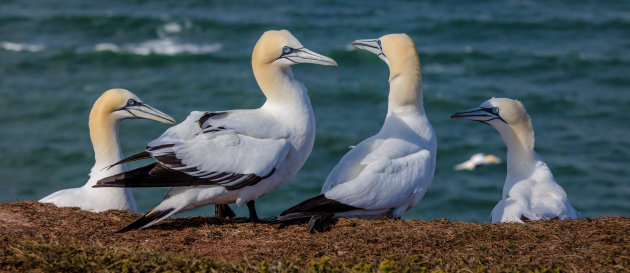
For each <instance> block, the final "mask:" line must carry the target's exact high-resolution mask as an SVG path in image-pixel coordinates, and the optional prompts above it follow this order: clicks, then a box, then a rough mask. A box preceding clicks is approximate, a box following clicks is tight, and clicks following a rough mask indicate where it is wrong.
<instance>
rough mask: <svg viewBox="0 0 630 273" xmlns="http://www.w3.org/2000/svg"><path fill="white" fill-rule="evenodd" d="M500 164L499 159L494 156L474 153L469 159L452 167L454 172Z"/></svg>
mask: <svg viewBox="0 0 630 273" xmlns="http://www.w3.org/2000/svg"><path fill="white" fill-rule="evenodd" d="M499 163H501V159H500V158H498V157H497V156H495V155H487V154H484V153H476V154H474V155H472V156H471V157H470V159H468V160H466V161H464V162H462V163H459V164H457V165H455V166H454V167H453V169H454V170H456V171H461V170H467V171H472V170H474V169H477V168H479V167H482V166H485V165H489V164H499Z"/></svg>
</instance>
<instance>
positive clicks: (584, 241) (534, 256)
mask: <svg viewBox="0 0 630 273" xmlns="http://www.w3.org/2000/svg"><path fill="white" fill-rule="evenodd" d="M136 217H138V215H137V214H133V213H128V212H122V211H108V212H103V213H90V212H85V211H81V210H79V209H76V208H57V207H55V206H53V205H49V204H40V203H37V202H12V203H0V271H6V272H14V271H17V272H24V271H36V272H51V271H54V272H86V271H87V272H163V271H167V270H171V271H175V272H225V271H248V272H259V271H260V272H304V271H313V272H335V271H358V272H378V271H382V272H403V271H406V270H408V271H411V272H453V271H464V272H486V271H487V272H497V271H512V272H516V271H519V272H528V271H542V272H545V271H553V272H558V271H577V272H585V271H592V272H605V271H610V272H630V218H628V217H602V218H596V219H581V220H574V221H573V220H570V221H559V220H552V221H533V222H528V223H525V224H511V223H510V224H476V223H464V222H451V221H448V220H434V221H419V220H404V221H402V220H374V221H367V220H358V219H341V220H340V221H339V222H338V223H337V224H336V225H335V226H334V227H333V228H332V230H330V231H328V232H323V233H315V234H309V233H307V232H305V230H306V228H305V226H304V225H293V226H289V227H285V228H282V229H279V228H278V225H267V224H252V223H236V222H234V221H230V220H228V221H219V220H218V219H217V218H214V217H190V218H175V219H171V220H165V221H163V222H161V223H159V224H157V225H155V226H153V227H150V228H148V229H145V230H140V231H132V232H127V233H115V231H116V230H118V229H120V228H122V227H123V226H125V225H126V224H128V223H130V222H131V221H133V220H134V219H135V218H136Z"/></svg>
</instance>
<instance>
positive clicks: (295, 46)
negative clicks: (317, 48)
mask: <svg viewBox="0 0 630 273" xmlns="http://www.w3.org/2000/svg"><path fill="white" fill-rule="evenodd" d="M299 63H312V64H320V65H332V66H337V62H335V60H333V59H331V58H328V57H326V56H324V55H321V54H318V53H315V52H313V51H311V50H309V49H307V48H305V47H304V46H303V45H302V43H300V41H298V39H296V38H295V37H294V36H293V35H292V34H291V32H289V31H288V30H269V31H266V32H265V33H263V35H262V36H260V39H258V42H256V45H255V46H254V52H253V53H252V64H254V65H255V64H272V65H278V66H281V67H288V66H291V65H294V64H299Z"/></svg>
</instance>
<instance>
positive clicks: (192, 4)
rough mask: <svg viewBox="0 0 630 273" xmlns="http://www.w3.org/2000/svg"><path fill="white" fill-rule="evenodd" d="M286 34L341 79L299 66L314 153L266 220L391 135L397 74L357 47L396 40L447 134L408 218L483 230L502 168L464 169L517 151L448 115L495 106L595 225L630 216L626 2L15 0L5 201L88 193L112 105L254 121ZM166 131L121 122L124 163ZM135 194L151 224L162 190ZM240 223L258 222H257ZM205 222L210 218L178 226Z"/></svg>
mask: <svg viewBox="0 0 630 273" xmlns="http://www.w3.org/2000/svg"><path fill="white" fill-rule="evenodd" d="M283 28H286V29H289V30H291V31H292V32H293V34H294V35H295V36H296V37H298V39H300V41H301V42H302V43H303V44H304V45H305V46H306V47H308V48H310V49H312V50H314V51H316V52H320V53H322V54H325V55H328V56H330V57H332V58H334V59H335V60H337V62H338V63H339V67H338V68H333V67H323V66H316V65H298V66H294V68H293V70H294V73H295V75H296V77H297V78H298V79H299V80H300V81H302V82H303V83H304V84H305V85H306V87H307V88H308V89H309V95H310V97H311V100H312V104H313V106H314V111H315V115H316V119H317V138H316V141H315V147H314V149H313V153H312V154H311V156H310V158H309V159H308V161H307V162H306V164H305V166H304V167H303V168H302V170H301V171H300V172H299V173H298V175H297V176H296V177H295V178H294V179H293V180H291V181H290V182H288V183H287V184H285V185H284V186H282V187H281V188H279V189H278V190H276V191H274V192H273V193H271V194H269V195H267V196H265V197H263V198H261V199H259V201H258V202H257V205H258V208H259V214H261V215H262V216H271V215H276V214H278V213H279V212H281V211H282V210H283V209H286V208H288V207H289V206H291V205H294V204H296V203H297V202H299V201H302V200H303V199H305V198H307V197H310V196H313V195H315V194H317V193H318V192H319V189H320V187H321V185H322V183H323V181H324V180H325V178H326V176H327V174H328V173H329V172H330V170H331V169H332V168H333V166H334V165H335V164H336V163H337V161H338V160H339V159H340V158H341V156H342V155H343V154H344V153H345V152H347V151H348V146H351V145H355V144H357V143H358V142H359V141H361V140H363V139H365V138H367V137H369V136H371V135H373V134H375V133H376V132H377V131H378V130H379V128H380V126H381V124H382V122H383V119H384V116H385V112H386V107H387V91H388V83H387V77H388V70H387V66H386V65H385V64H384V63H383V62H382V61H381V60H379V59H378V58H377V57H376V56H374V55H373V54H371V53H368V52H365V51H358V50H353V49H351V48H350V46H349V44H350V43H351V42H352V41H353V40H356V39H365V38H378V37H380V36H381V35H384V34H387V33H396V32H405V33H407V34H409V35H410V36H411V37H412V38H413V39H414V40H415V42H416V44H417V46H418V50H419V52H420V58H421V62H422V72H423V84H424V97H425V100H424V101H425V108H426V110H427V113H428V115H429V118H430V120H431V122H432V124H433V127H434V128H435V129H436V131H437V135H438V158H437V161H438V162H437V169H436V172H435V178H434V180H433V184H432V186H431V188H430V189H429V191H428V192H427V194H426V195H425V197H424V199H423V200H422V201H421V202H420V203H419V204H418V205H417V206H416V207H414V208H413V209H411V210H410V211H409V212H408V213H407V214H406V215H405V218H420V219H437V218H448V219H451V220H462V221H475V222H484V221H486V220H487V219H488V216H489V214H490V211H491V209H492V208H493V206H494V204H495V203H496V202H497V201H498V200H499V198H500V195H501V189H502V186H503V181H504V179H505V170H506V165H505V163H503V164H499V165H493V166H488V167H484V168H481V169H478V170H476V171H472V172H456V171H453V169H452V167H453V165H455V164H456V163H459V162H461V161H464V160H466V159H468V158H469V157H470V156H471V155H472V154H474V153H477V152H486V153H492V154H495V155H498V156H499V157H501V158H503V159H505V152H506V149H505V145H504V144H503V142H502V141H501V138H500V137H499V134H498V133H497V132H496V131H495V130H494V129H492V128H491V127H489V126H485V125H483V124H481V123H476V122H471V121H459V120H449V115H450V114H451V113H452V112H455V111H459V110H464V109H468V108H471V107H476V106H478V105H479V104H480V103H481V102H483V101H485V100H486V99H489V98H490V97H492V96H497V97H510V98H515V99H519V100H521V101H522V102H523V103H524V104H525V106H526V108H527V110H528V112H529V114H530V116H531V117H532V119H533V124H534V129H535V133H536V150H537V152H538V153H539V154H540V155H541V156H542V157H543V158H544V159H545V161H546V162H547V164H548V165H549V166H550V168H551V170H552V171H553V173H554V175H555V177H556V179H557V181H558V182H559V183H560V184H561V185H562V186H563V187H564V189H565V190H566V191H567V193H568V195H569V198H570V199H571V202H572V204H573V206H574V207H575V208H576V209H577V210H578V211H580V212H581V215H582V216H583V217H597V216H603V215H622V216H630V184H629V180H630V179H629V178H628V177H629V176H630V168H629V167H630V164H629V159H630V122H629V118H630V90H629V88H630V2H628V1H578V2H575V1H463V0H461V1H342V0H338V1H174V0H170V1H159V2H151V1H122V0H112V1H75V0H57V1H45V0H41V1H40V0H25V1H24V0H4V1H2V2H0V185H1V187H2V190H0V201H2V202H9V201H14V200H37V199H39V198H42V197H44V196H45V195H47V194H49V193H51V192H53V191H56V190H59V189H62V188H68V187H78V186H81V185H82V184H83V183H84V182H85V181H87V179H88V176H87V174H88V172H89V170H90V168H91V166H92V164H93V160H94V159H93V152H92V147H91V144H90V140H89V135H88V123H87V121H88V113H89V111H90V108H91V106H92V104H93V102H94V101H95V100H96V98H98V96H99V95H100V94H101V93H102V92H103V91H105V90H107V89H110V88H113V87H121V88H126V89H129V90H131V91H132V92H134V93H136V94H137V95H138V96H140V97H141V98H142V99H143V100H144V101H145V102H147V103H149V104H151V105H153V106H155V107H157V108H158V109H161V110H163V111H165V112H166V113H168V114H170V115H172V116H173V117H175V118H176V119H177V120H179V121H181V120H183V119H184V118H185V117H186V116H187V115H188V113H189V112H190V111H192V110H224V109H234V108H255V107H258V106H260V105H261V104H262V103H263V101H264V97H263V95H262V94H261V93H260V91H259V89H258V87H257V85H256V82H255V80H254V77H253V75H252V72H251V66H250V55H251V50H252V48H253V45H254V43H255V42H256V40H257V39H258V37H259V36H260V34H262V33H263V32H264V31H265V30H269V29H283ZM166 128H167V125H164V124H159V123H155V122H152V121H146V120H129V121H124V122H123V123H122V125H121V129H120V137H121V142H122V145H123V150H124V152H125V154H126V155H131V154H133V153H136V152H139V151H142V149H143V148H144V145H145V144H146V143H147V142H148V141H150V140H151V139H153V138H155V137H157V136H159V135H160V134H161V132H162V131H164V130H165V129H166ZM146 163H147V161H145V162H142V163H138V164H132V166H130V167H138V166H141V164H146ZM134 193H135V196H136V200H137V202H138V209H139V212H145V211H148V210H149V209H150V208H152V207H153V206H154V205H156V204H158V203H159V201H160V200H161V198H162V196H163V194H164V193H165V189H164V188H157V189H136V190H134ZM237 213H238V214H240V215H243V216H246V215H247V212H246V208H245V206H241V208H238V210H237ZM208 214H212V211H211V208H210V207H206V208H201V209H197V210H193V211H190V212H186V213H183V214H180V216H182V215H183V216H189V215H208Z"/></svg>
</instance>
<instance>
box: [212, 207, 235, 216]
mask: <svg viewBox="0 0 630 273" xmlns="http://www.w3.org/2000/svg"><path fill="white" fill-rule="evenodd" d="M214 216H215V217H217V218H220V219H230V218H234V217H236V213H234V211H233V210H232V209H231V208H230V206H229V205H228V204H217V205H214Z"/></svg>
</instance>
